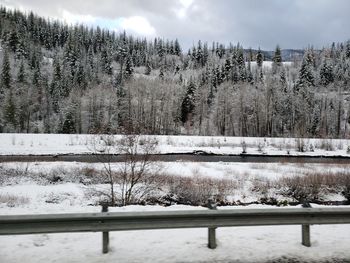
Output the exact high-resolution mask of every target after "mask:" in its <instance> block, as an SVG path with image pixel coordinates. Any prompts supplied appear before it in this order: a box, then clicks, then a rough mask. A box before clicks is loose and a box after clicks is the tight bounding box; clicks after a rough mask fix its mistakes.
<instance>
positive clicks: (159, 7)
mask: <svg viewBox="0 0 350 263" xmlns="http://www.w3.org/2000/svg"><path fill="white" fill-rule="evenodd" d="M0 4H1V5H3V6H6V7H11V8H18V9H20V10H24V11H27V10H32V11H34V12H35V13H37V14H39V15H42V16H45V17H53V18H58V19H61V20H65V21H66V22H68V23H70V24H75V23H85V24H88V25H100V26H102V27H106V28H109V29H112V30H116V31H122V30H126V31H127V32H128V33H131V34H136V35H139V36H145V37H148V38H153V37H155V36H159V37H164V38H170V39H175V38H178V39H179V40H180V42H181V43H182V44H183V45H184V46H185V47H186V48H187V47H190V46H192V44H193V43H197V41H198V40H199V39H201V40H203V41H208V42H212V41H219V42H222V43H229V42H232V43H237V42H240V43H241V44H243V46H244V47H246V48H247V47H252V48H257V47H259V46H260V47H261V48H263V49H269V50H273V49H274V48H275V46H276V44H279V45H280V46H281V47H282V48H304V47H307V46H309V45H314V46H315V47H317V48H319V47H322V46H327V45H329V44H331V43H332V42H333V41H334V42H341V41H346V40H348V39H350V34H349V28H350V15H349V13H350V1H349V0H98V1H97V0H55V1H50V0H0Z"/></svg>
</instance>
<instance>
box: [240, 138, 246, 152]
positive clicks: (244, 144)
mask: <svg viewBox="0 0 350 263" xmlns="http://www.w3.org/2000/svg"><path fill="white" fill-rule="evenodd" d="M241 146H242V153H243V154H246V153H247V144H246V142H245V141H243V142H241Z"/></svg>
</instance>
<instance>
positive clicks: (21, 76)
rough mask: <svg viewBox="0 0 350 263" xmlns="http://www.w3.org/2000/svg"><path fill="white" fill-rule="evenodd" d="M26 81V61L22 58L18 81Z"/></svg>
mask: <svg viewBox="0 0 350 263" xmlns="http://www.w3.org/2000/svg"><path fill="white" fill-rule="evenodd" d="M25 81H26V72H25V69H24V62H23V60H21V65H20V67H19V70H18V74H17V82H18V83H25Z"/></svg>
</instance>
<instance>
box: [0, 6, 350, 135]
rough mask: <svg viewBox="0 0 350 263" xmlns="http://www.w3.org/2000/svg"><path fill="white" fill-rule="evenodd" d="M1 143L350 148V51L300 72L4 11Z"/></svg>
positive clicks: (315, 58) (276, 60) (349, 47)
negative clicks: (120, 137) (27, 136)
mask: <svg viewBox="0 0 350 263" xmlns="http://www.w3.org/2000/svg"><path fill="white" fill-rule="evenodd" d="M0 49H1V52H0V53H1V55H0V66H1V68H0V69H1V76H0V132H26V133H120V132H134V133H135V132H137V133H144V134H195V135H223V136H296V137H304V136H308V137H336V138H345V137H349V135H350V132H349V128H350V97H349V94H350V88H349V80H350V42H349V41H348V42H345V43H338V44H335V43H333V44H331V45H330V46H328V47H325V48H322V49H320V50H316V49H314V48H312V47H308V48H306V49H305V50H304V52H303V54H304V55H303V57H301V58H300V57H295V59H294V60H293V61H291V62H289V63H285V62H284V61H283V59H282V54H281V48H280V47H279V46H277V47H276V49H275V52H274V55H273V57H272V61H266V60H265V55H266V52H264V51H262V50H260V49H257V50H253V49H244V48H243V47H242V46H241V45H240V44H239V43H238V44H235V45H233V44H229V45H223V44H220V43H217V42H214V43H212V44H210V45H209V44H208V43H206V42H201V41H198V43H197V44H196V45H194V46H193V47H192V48H190V49H189V50H188V51H185V50H184V49H183V48H182V47H181V45H180V43H179V41H178V40H177V39H175V40H167V39H162V38H155V39H154V40H147V39H144V38H137V37H134V36H132V35H127V34H126V32H122V33H116V32H115V31H110V30H107V29H101V28H100V27H87V26H84V25H67V24H65V23H62V22H60V21H56V20H50V19H44V18H42V17H39V16H37V15H35V14H34V13H32V12H29V13H23V12H20V11H18V10H8V9H6V8H4V7H1V8H0Z"/></svg>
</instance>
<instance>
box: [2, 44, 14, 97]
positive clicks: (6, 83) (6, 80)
mask: <svg viewBox="0 0 350 263" xmlns="http://www.w3.org/2000/svg"><path fill="white" fill-rule="evenodd" d="M11 82H12V77H11V66H10V59H9V55H8V52H7V50H5V52H4V57H3V62H2V70H1V82H0V84H1V86H0V95H1V94H2V93H3V92H4V90H9V89H10V88H11Z"/></svg>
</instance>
